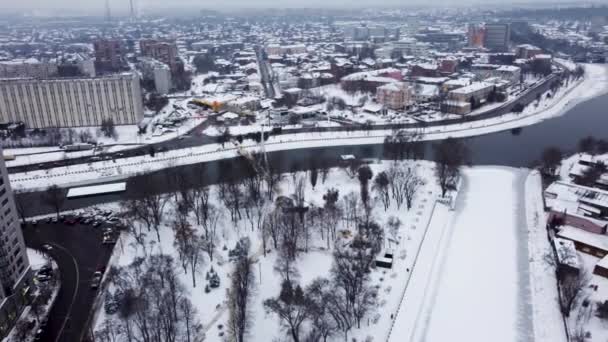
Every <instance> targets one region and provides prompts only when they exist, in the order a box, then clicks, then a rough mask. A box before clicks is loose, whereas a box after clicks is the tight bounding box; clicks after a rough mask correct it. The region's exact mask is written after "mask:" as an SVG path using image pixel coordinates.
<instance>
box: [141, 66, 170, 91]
mask: <svg viewBox="0 0 608 342" xmlns="http://www.w3.org/2000/svg"><path fill="white" fill-rule="evenodd" d="M139 68H140V69H141V74H142V78H143V79H144V80H151V81H154V88H156V92H158V93H159V94H167V93H169V90H171V70H170V69H169V67H168V66H167V64H165V63H162V62H159V61H157V60H156V59H154V58H149V57H140V58H139Z"/></svg>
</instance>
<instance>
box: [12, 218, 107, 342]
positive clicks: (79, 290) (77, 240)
mask: <svg viewBox="0 0 608 342" xmlns="http://www.w3.org/2000/svg"><path fill="white" fill-rule="evenodd" d="M23 235H24V237H25V242H26V245H27V246H28V247H30V248H34V249H38V250H43V248H42V245H43V244H50V245H51V246H52V247H53V249H52V250H50V251H45V253H48V254H50V256H51V257H52V258H53V259H54V260H55V262H57V265H58V266H59V271H60V277H61V289H60V290H59V294H58V295H57V299H56V301H55V305H54V306H53V308H52V309H51V312H50V314H49V319H48V324H47V327H46V328H45V332H44V335H43V337H42V341H49V342H76V341H81V340H82V339H83V338H84V337H85V335H86V334H87V330H86V329H87V323H88V321H89V317H90V315H91V308H92V307H93V303H94V301H95V297H96V295H97V291H95V290H92V289H91V288H90V281H91V278H92V276H93V273H94V272H95V271H97V270H98V269H100V268H101V267H106V265H107V263H108V260H109V259H110V255H111V253H112V249H111V248H110V247H107V246H104V245H102V243H101V239H102V230H101V229H99V228H93V227H92V226H81V225H74V226H66V225H63V224H61V223H58V224H46V223H39V224H38V225H37V226H31V225H28V226H27V227H25V229H23Z"/></svg>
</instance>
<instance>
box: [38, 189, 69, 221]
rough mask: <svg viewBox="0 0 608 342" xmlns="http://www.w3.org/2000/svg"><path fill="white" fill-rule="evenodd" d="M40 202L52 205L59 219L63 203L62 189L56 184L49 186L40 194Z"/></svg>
mask: <svg viewBox="0 0 608 342" xmlns="http://www.w3.org/2000/svg"><path fill="white" fill-rule="evenodd" d="M42 202H43V203H44V204H45V205H48V206H49V207H52V208H53V210H55V213H56V214H57V219H59V213H60V212H61V208H63V204H64V203H65V196H64V194H63V189H61V188H60V187H58V186H57V185H56V184H53V185H51V186H49V187H48V188H46V190H45V191H44V193H43V194H42Z"/></svg>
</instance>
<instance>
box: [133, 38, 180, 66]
mask: <svg viewBox="0 0 608 342" xmlns="http://www.w3.org/2000/svg"><path fill="white" fill-rule="evenodd" d="M139 48H140V50H141V55H142V56H144V57H149V58H154V59H156V60H158V61H160V62H162V63H165V64H167V65H168V66H169V68H170V69H171V72H176V71H177V45H175V42H162V41H157V40H154V39H142V40H140V41H139Z"/></svg>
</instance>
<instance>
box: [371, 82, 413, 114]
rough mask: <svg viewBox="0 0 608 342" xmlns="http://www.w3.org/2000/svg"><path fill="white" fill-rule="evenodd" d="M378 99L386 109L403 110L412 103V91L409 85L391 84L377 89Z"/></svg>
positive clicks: (401, 83)
mask: <svg viewBox="0 0 608 342" xmlns="http://www.w3.org/2000/svg"><path fill="white" fill-rule="evenodd" d="M376 99H377V101H378V103H380V104H382V105H384V106H385V107H386V108H389V109H393V110H398V109H403V108H406V107H408V106H409V105H410V103H411V100H412V90H411V88H410V86H409V85H408V84H407V83H403V82H398V83H389V84H386V85H383V86H381V87H378V88H377V89H376Z"/></svg>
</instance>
